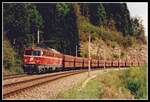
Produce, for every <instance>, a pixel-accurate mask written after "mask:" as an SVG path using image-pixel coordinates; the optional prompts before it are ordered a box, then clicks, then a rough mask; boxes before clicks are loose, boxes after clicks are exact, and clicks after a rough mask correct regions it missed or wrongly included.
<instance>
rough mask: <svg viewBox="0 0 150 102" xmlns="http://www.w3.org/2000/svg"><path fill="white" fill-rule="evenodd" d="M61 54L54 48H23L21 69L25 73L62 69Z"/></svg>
mask: <svg viewBox="0 0 150 102" xmlns="http://www.w3.org/2000/svg"><path fill="white" fill-rule="evenodd" d="M62 56H63V54H61V53H59V52H57V51H55V50H54V49H43V48H38V47H36V48H25V49H24V56H23V69H24V72H27V73H44V72H49V71H52V70H56V69H58V70H59V69H62Z"/></svg>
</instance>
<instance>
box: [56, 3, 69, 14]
mask: <svg viewBox="0 0 150 102" xmlns="http://www.w3.org/2000/svg"><path fill="white" fill-rule="evenodd" d="M56 10H57V11H58V12H60V15H63V16H66V15H67V14H68V12H69V11H70V4H65V3H58V4H57V5H56Z"/></svg>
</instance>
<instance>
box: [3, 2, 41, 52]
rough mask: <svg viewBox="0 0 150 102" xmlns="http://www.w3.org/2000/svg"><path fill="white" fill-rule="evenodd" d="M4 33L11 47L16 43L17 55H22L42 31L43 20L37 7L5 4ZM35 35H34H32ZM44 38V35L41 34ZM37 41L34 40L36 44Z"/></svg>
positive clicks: (28, 4)
mask: <svg viewBox="0 0 150 102" xmlns="http://www.w3.org/2000/svg"><path fill="white" fill-rule="evenodd" d="M3 9H4V18H5V17H6V19H4V31H6V36H7V37H8V40H9V41H10V43H11V45H12V43H13V42H14V40H16V41H15V44H14V47H15V50H16V49H17V50H16V51H17V53H19V54H22V51H23V47H28V46H29V45H31V44H32V42H33V39H32V40H31V38H32V37H34V38H36V37H35V34H36V33H37V29H39V30H42V28H43V20H42V16H40V14H39V12H38V10H37V8H36V5H35V4H30V3H27V4H25V3H19V4H18V3H17V4H16V3H13V4H11V3H9V4H7V3H4V8H3ZM32 34H33V35H32ZM40 36H41V37H42V34H40ZM35 41H37V40H36V39H34V42H35Z"/></svg>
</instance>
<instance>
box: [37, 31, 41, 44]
mask: <svg viewBox="0 0 150 102" xmlns="http://www.w3.org/2000/svg"><path fill="white" fill-rule="evenodd" d="M39 33H40V31H39V29H38V35H37V43H38V44H39V42H40V36H39V35H40V34H39Z"/></svg>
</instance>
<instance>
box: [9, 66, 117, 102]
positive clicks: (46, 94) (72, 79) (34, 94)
mask: <svg viewBox="0 0 150 102" xmlns="http://www.w3.org/2000/svg"><path fill="white" fill-rule="evenodd" d="M115 70H117V69H115ZM101 72H108V71H104V70H96V71H91V73H90V76H93V75H96V74H98V73H101ZM87 77H88V72H85V73H81V74H77V75H72V76H69V77H65V78H62V79H58V80H56V81H53V82H49V83H46V84H43V85H40V86H37V87H34V88H32V89H28V90H25V91H24V92H21V93H19V94H17V95H16V96H11V97H9V98H7V99H33V100H37V99H55V98H56V96H57V94H58V93H59V92H62V91H66V90H68V89H70V88H72V87H73V86H74V85H75V84H77V83H79V82H81V81H82V80H85V79H87Z"/></svg>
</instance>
